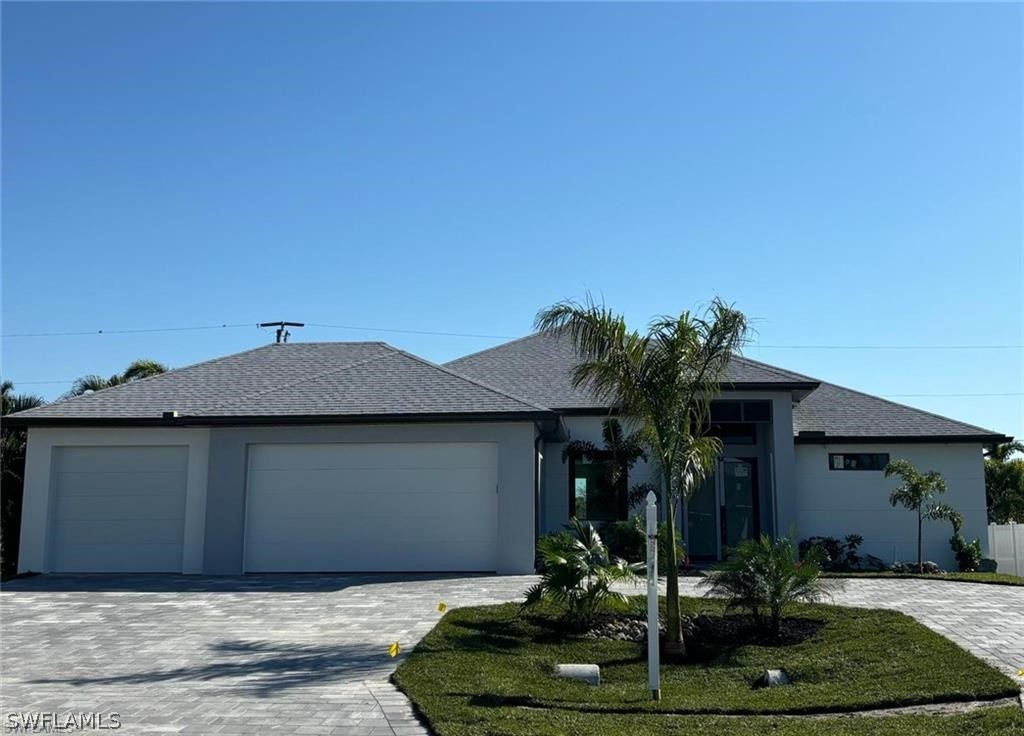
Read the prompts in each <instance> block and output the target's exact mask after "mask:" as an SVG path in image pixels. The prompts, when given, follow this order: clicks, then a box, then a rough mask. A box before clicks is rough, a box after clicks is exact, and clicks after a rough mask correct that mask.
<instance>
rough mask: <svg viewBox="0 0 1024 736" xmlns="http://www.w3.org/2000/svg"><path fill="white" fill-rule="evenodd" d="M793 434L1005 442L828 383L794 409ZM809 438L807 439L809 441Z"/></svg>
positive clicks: (990, 434)
mask: <svg viewBox="0 0 1024 736" xmlns="http://www.w3.org/2000/svg"><path fill="white" fill-rule="evenodd" d="M793 432H794V434H797V435H799V433H800V432H824V433H825V436H824V438H820V437H819V438H815V439H814V441H816V442H821V441H823V439H832V440H834V439H836V438H845V439H853V440H856V439H873V438H885V437H889V438H893V437H899V438H901V439H908V440H909V439H912V438H914V437H921V438H925V439H929V438H930V439H934V438H936V437H943V438H950V439H955V438H962V439H967V438H984V437H987V438H989V439H992V440H993V441H996V440H1003V439H1007V438H1005V437H1003V436H1002V435H1000V434H999V433H998V432H993V431H991V430H989V429H984V428H983V427H976V426H974V425H973V424H966V423H964V422H958V421H956V420H954V419H948V418H946V417H942V416H939V415H938V414H932V413H931V412H927V411H924V410H922V409H915V408H913V407H910V406H905V405H903V404H897V403H896V402H894V401H889V400H887V399H882V398H879V397H878V396H871V395H870V394H865V393H861V392H860V391H854V390H852V389H849V388H843V387H842V386H836V385H835V384H831V383H822V384H821V386H819V387H818V388H817V389H815V390H814V391H812V392H811V394H810V395H809V396H807V398H805V399H804V400H803V401H801V402H800V403H799V404H797V405H796V407H795V408H794V409H793ZM808 439H810V438H808Z"/></svg>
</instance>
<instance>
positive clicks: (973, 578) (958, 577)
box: [822, 572, 1024, 586]
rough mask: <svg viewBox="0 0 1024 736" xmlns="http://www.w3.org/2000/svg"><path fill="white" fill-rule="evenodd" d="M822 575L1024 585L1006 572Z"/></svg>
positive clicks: (834, 573) (829, 573)
mask: <svg viewBox="0 0 1024 736" xmlns="http://www.w3.org/2000/svg"><path fill="white" fill-rule="evenodd" d="M822 575H824V576H825V577H830V578H918V579H920V580H952V581H954V582H959V583H985V584H986V585H1019V586H1024V578H1022V577H1020V576H1018V575H1010V574H1008V573H1004V572H947V573H944V574H942V575H924V574H921V575H919V574H917V573H912V572H907V573H904V572H900V573H897V572H826V573H822Z"/></svg>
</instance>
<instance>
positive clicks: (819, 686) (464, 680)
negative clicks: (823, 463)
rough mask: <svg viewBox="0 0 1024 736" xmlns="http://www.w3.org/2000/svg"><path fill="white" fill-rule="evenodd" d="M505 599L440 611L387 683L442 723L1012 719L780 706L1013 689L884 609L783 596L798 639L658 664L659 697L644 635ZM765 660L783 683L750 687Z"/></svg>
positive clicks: (953, 728) (896, 701) (546, 725)
mask: <svg viewBox="0 0 1024 736" xmlns="http://www.w3.org/2000/svg"><path fill="white" fill-rule="evenodd" d="M681 603H682V606H683V610H684V612H692V613H695V612H701V611H703V612H712V613H717V612H720V610H721V606H722V604H721V603H720V602H718V601H714V600H708V599H692V598H684V599H682V601H681ZM517 612H518V606H517V605H516V604H506V605H501V606H486V607H478V608H464V609H457V610H454V611H451V612H449V613H448V614H447V615H446V616H445V617H444V618H443V619H442V620H441V622H440V623H438V625H437V626H436V627H435V628H434V630H433V631H431V632H430V633H429V634H428V635H427V636H426V637H425V638H424V639H423V641H422V642H420V644H419V645H418V646H417V647H416V649H415V650H414V651H413V653H412V654H411V655H410V656H409V658H408V659H407V660H406V661H405V662H404V663H403V664H402V665H401V666H400V667H399V668H398V671H397V672H396V673H395V681H396V683H397V684H398V685H399V687H401V688H402V690H403V691H405V692H406V693H407V694H408V695H409V697H410V698H411V699H412V700H413V702H414V703H416V705H417V706H418V707H419V709H420V710H421V712H422V713H423V714H424V715H425V716H426V718H427V719H428V720H429V721H430V722H431V724H432V725H433V727H434V729H435V730H436V731H437V733H438V734H440V735H441V736H456V735H458V736H462V735H467V736H468V735H469V734H493V735H495V736H497V735H498V734H508V735H509V736H512V735H518V734H522V735H523V736H525V735H526V734H536V735H537V736H546V735H548V734H550V735H551V736H554V735H555V734H610V735H615V734H623V735H625V734H629V736H637V734H641V733H665V734H684V733H685V734H691V733H692V734H703V733H707V734H712V733H719V734H720V733H737V734H740V733H742V734H753V735H755V736H756V735H757V734H762V733H763V734H769V733H770V734H777V735H779V736H782V735H787V736H788V735H789V734H793V735H796V734H806V735H807V736H811V734H820V733H829V734H851V735H852V734H880V733H894V734H895V733H898V734H900V735H901V736H910V734H947V733H948V734H950V736H952V734H972V733H978V734H981V733H986V734H989V733H1001V732H1004V729H1005V732H1006V733H1010V732H1011V731H1014V730H1019V729H1021V728H1024V713H1022V712H1021V711H1020V709H1019V708H1018V709H1016V710H1014V709H1013V708H998V709H992V710H989V711H985V712H979V713H974V714H970V715H964V716H931V715H929V716H923V715H921V716H900V717H889V718H850V717H845V718H828V719H827V720H820V719H810V718H793V717H785V716H784V715H783V714H787V713H788V714H795V713H806V712H815V711H822V712H826V711H827V712H841V711H847V710H856V709H863V708H868V707H890V706H898V705H908V704H920V703H930V702H949V701H963V700H975V699H995V698H998V697H1004V696H1010V695H1014V694H1016V693H1017V692H1019V690H1018V687H1017V685H1016V684H1015V683H1014V682H1013V681H1012V680H1010V678H1008V677H1006V676H1005V675H1002V674H1001V673H999V672H997V671H996V670H995V669H993V668H991V667H989V666H988V665H986V664H985V663H983V662H982V661H980V660H979V659H977V658H975V657H974V656H972V655H971V654H969V653H967V652H965V651H964V650H962V649H960V648H959V647H957V646H956V645H955V644H953V643H952V642H950V641H948V640H946V639H944V638H943V637H941V636H939V635H938V634H935V633H934V632H932V631H930V630H929V629H927V628H925V627H924V626H922V625H920V624H918V623H917V622H915V621H914V620H913V619H911V618H909V617H907V616H904V615H902V614H900V613H896V612H892V611H873V610H863V609H851V608H839V607H833V606H810V605H808V606H796V607H794V608H793V611H792V612H791V615H793V616H797V617H801V618H804V619H807V620H812V621H816V622H818V624H819V625H820V628H817V629H816V631H815V632H814V633H812V634H811V635H810V636H808V637H807V638H806V639H804V640H803V641H800V642H798V643H793V644H789V645H785V646H773V645H766V644H757V643H748V644H740V645H736V646H733V647H731V648H730V647H723V648H720V649H718V650H716V651H715V652H713V653H711V654H710V655H708V658H707V660H706V661H705V662H704V663H700V664H698V663H689V664H685V665H674V666H663V667H662V700H661V701H659V702H652V701H651V700H650V699H649V696H648V693H647V676H646V650H645V647H644V646H643V645H641V644H635V643H631V642H613V641H607V640H590V639H578V638H574V637H567V636H565V635H564V634H563V633H562V632H561V630H560V628H559V626H558V624H557V620H556V619H555V617H554V615H553V613H552V612H550V611H548V612H544V613H539V614H536V615H534V614H526V615H525V616H522V617H519V616H517ZM559 662H595V663H597V664H599V665H601V675H602V683H601V685H600V686H599V687H596V688H595V687H591V686H588V685H584V684H582V683H578V682H574V681H568V680H561V679H557V678H555V677H554V676H553V675H552V667H553V665H554V664H556V663H559ZM769 667H782V668H783V669H785V670H787V671H788V672H789V673H790V674H791V675H792V676H793V677H794V679H795V681H796V684H794V685H792V686H789V687H782V688H771V689H763V690H754V689H752V688H751V684H752V683H753V681H754V679H755V678H756V677H757V676H758V674H759V673H760V672H762V671H763V670H765V669H767V668H769ZM669 714H674V715H669ZM721 714H740V715H742V714H751V716H748V717H742V718H736V717H726V716H724V715H721ZM752 714H769V715H770V716H771V717H765V716H764V715H761V716H753V715H752ZM880 729H881V730H880Z"/></svg>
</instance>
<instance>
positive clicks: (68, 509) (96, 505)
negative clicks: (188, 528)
mask: <svg viewBox="0 0 1024 736" xmlns="http://www.w3.org/2000/svg"><path fill="white" fill-rule="evenodd" d="M183 484H184V478H182V485H183ZM59 487H60V486H58V488H59ZM182 502H183V498H182V497H181V496H180V495H179V494H178V493H177V492H176V491H172V492H170V493H167V494H165V495H163V496H153V495H149V494H148V493H143V494H141V495H138V496H128V495H121V494H95V495H92V496H71V497H70V498H64V497H62V496H58V498H57V505H56V507H55V508H54V519H68V520H70V521H75V520H78V519H138V520H140V521H144V520H150V519H161V520H166V521H178V522H181V521H182V519H183V516H182V510H183V509H182Z"/></svg>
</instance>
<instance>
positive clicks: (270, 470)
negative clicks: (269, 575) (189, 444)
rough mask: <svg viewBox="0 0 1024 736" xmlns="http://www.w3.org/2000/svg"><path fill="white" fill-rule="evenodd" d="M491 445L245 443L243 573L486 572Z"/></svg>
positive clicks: (492, 504) (492, 528) (490, 540)
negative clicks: (245, 495) (245, 500)
mask: <svg viewBox="0 0 1024 736" xmlns="http://www.w3.org/2000/svg"><path fill="white" fill-rule="evenodd" d="M497 466H498V462H497V446H496V445H495V444H493V443H399V444H378V443H367V444H364V443H350V444H273V445H269V444H268V445H250V446H249V472H248V491H247V502H246V538H245V570H246V572H371V571H372V572H386V571H392V572H399V571H401V572H405V571H493V570H494V569H495V567H496V565H495V562H496V556H497V550H496V545H497V483H498V471H497Z"/></svg>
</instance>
